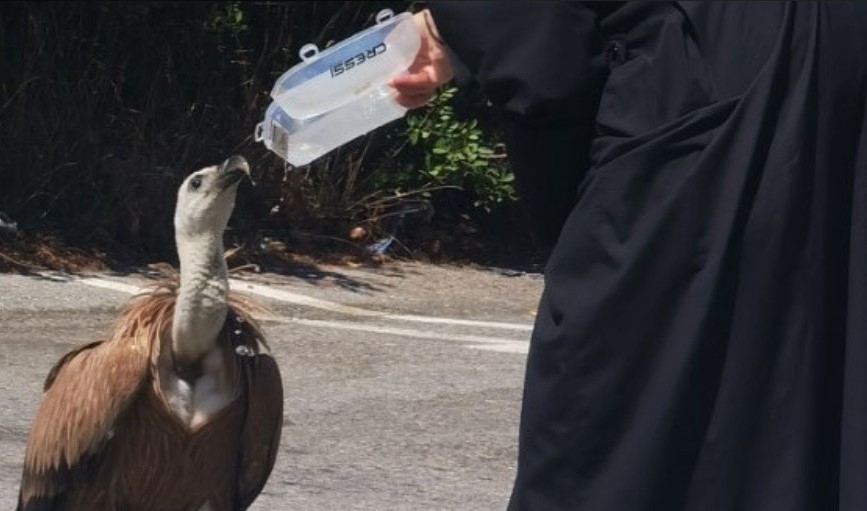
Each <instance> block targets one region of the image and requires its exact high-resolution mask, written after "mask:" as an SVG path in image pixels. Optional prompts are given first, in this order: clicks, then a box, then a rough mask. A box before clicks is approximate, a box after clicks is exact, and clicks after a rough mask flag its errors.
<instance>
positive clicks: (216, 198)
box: [175, 156, 250, 238]
mask: <svg viewBox="0 0 867 511" xmlns="http://www.w3.org/2000/svg"><path fill="white" fill-rule="evenodd" d="M249 175H250V166H249V165H248V164H247V160H245V159H244V157H242V156H232V157H231V158H229V159H227V160H226V161H224V162H223V163H222V164H221V165H214V166H212V167H206V168H203V169H201V170H198V171H196V172H193V173H192V174H190V175H189V176H187V178H186V179H185V180H184V182H183V184H182V185H181V187H180V188H179V189H178V201H177V205H176V207H175V236H176V237H178V238H181V237H193V238H195V237H198V236H200V235H213V234H216V235H222V233H223V231H224V230H226V225H227V224H228V223H229V217H230V216H231V215H232V209H233V208H234V207H235V194H236V192H237V190H238V183H240V182H241V180H242V179H243V178H244V176H249Z"/></svg>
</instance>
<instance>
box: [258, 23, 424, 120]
mask: <svg viewBox="0 0 867 511" xmlns="http://www.w3.org/2000/svg"><path fill="white" fill-rule="evenodd" d="M376 21H377V23H376V25H374V26H372V27H370V28H368V29H367V30H364V31H362V32H359V33H358V34H355V35H354V36H352V37H350V38H348V39H345V40H344V41H341V42H339V43H337V44H335V45H334V46H332V47H330V48H328V49H326V50H323V51H322V52H320V51H319V50H318V48H317V47H316V45H314V44H307V45H304V46H303V47H302V48H301V50H300V51H299V55H300V57H301V59H302V60H303V61H304V62H303V63H301V64H298V65H296V66H293V67H292V68H290V69H289V70H288V71H286V72H285V73H283V76H281V77H280V78H279V79H278V80H277V83H275V84H274V88H273V89H272V90H271V97H273V98H274V101H276V102H277V103H278V104H279V105H280V107H281V108H282V109H283V110H285V111H286V113H288V114H289V115H291V116H292V117H293V118H295V119H307V118H309V117H313V116H316V115H320V114H322V113H324V112H328V111H331V110H335V109H337V108H340V107H341V106H343V105H346V104H347V103H350V102H352V101H355V100H358V99H361V98H363V97H365V96H367V95H368V94H370V92H371V91H372V90H373V89H376V88H379V87H382V86H383V85H385V84H386V83H387V82H388V80H389V79H390V78H391V77H392V76H394V75H395V74H397V73H399V72H401V71H403V70H405V69H406V68H408V67H409V65H410V64H412V61H413V59H414V58H415V55H416V54H417V53H418V50H419V47H420V46H421V38H420V37H419V34H418V31H416V28H415V24H414V23H413V21H412V15H411V14H410V13H408V12H404V13H401V14H398V15H397V16H394V14H393V13H392V11H390V10H388V9H385V10H383V11H380V12H379V14H378V15H377V16H376Z"/></svg>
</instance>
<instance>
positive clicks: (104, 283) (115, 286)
mask: <svg viewBox="0 0 867 511" xmlns="http://www.w3.org/2000/svg"><path fill="white" fill-rule="evenodd" d="M75 281H76V282H80V283H82V284H87V285H88V286H93V287H98V288H102V289H110V290H112V291H120V292H121V293H127V294H131V295H135V294H138V293H141V292H142V291H143V290H144V288H141V287H138V286H133V285H131V284H124V283H123V282H117V281H114V280H103V279H99V278H96V277H81V278H78V279H76V280H75Z"/></svg>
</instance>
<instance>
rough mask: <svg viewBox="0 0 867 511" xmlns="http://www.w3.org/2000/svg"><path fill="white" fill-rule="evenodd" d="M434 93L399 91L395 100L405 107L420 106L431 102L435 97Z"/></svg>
mask: <svg viewBox="0 0 867 511" xmlns="http://www.w3.org/2000/svg"><path fill="white" fill-rule="evenodd" d="M433 97H434V94H433V93H430V94H401V93H397V94H395V95H394V100H395V102H396V103H397V104H398V105H401V106H403V107H404V108H409V109H413V108H419V107H422V106H424V105H426V104H428V103H430V101H431V99H433Z"/></svg>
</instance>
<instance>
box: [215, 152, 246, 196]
mask: <svg viewBox="0 0 867 511" xmlns="http://www.w3.org/2000/svg"><path fill="white" fill-rule="evenodd" d="M244 176H247V177H250V165H249V164H248V163H247V160H246V159H244V157H243V156H237V155H235V156H231V157H230V158H229V159H227V160H226V161H224V162H223V164H222V165H220V171H219V178H218V179H219V181H220V187H221V188H222V189H226V188H229V187H231V186H234V185H236V184H238V183H240V182H241V180H242V179H244Z"/></svg>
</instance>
